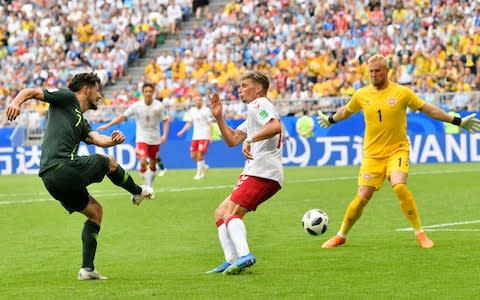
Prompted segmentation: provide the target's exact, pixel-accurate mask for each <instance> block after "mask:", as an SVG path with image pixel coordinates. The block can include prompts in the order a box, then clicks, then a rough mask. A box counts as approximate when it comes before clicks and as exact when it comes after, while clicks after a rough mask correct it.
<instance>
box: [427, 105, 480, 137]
mask: <svg viewBox="0 0 480 300" xmlns="http://www.w3.org/2000/svg"><path fill="white" fill-rule="evenodd" d="M420 110H421V111H422V112H423V113H425V114H426V115H428V116H429V117H430V118H432V119H436V120H439V121H443V122H449V123H452V124H454V125H457V126H460V127H462V128H464V129H465V130H467V131H468V132H470V133H475V132H479V131H480V120H479V119H478V118H477V114H476V113H473V114H470V115H468V116H466V117H464V118H459V117H455V116H452V115H449V114H447V113H446V112H445V111H443V110H441V109H440V108H438V107H437V106H435V105H432V104H430V103H425V104H424V105H423V106H422V108H421V109H420Z"/></svg>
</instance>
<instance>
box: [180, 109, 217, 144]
mask: <svg viewBox="0 0 480 300" xmlns="http://www.w3.org/2000/svg"><path fill="white" fill-rule="evenodd" d="M212 119H213V118H212V114H211V112H210V109H208V108H206V107H205V106H202V107H201V108H200V109H199V108H197V107H192V108H190V110H189V111H188V114H187V117H186V121H188V122H192V125H193V136H192V140H208V139H210V136H211V132H210V124H211V122H212Z"/></svg>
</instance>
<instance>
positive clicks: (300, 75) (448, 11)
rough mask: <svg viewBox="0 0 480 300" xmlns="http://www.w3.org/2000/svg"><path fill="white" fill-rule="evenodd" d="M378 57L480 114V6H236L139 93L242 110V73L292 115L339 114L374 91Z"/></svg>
mask: <svg viewBox="0 0 480 300" xmlns="http://www.w3.org/2000/svg"><path fill="white" fill-rule="evenodd" d="M375 53H381V54H383V55H385V56H386V57H388V59H389V61H390V65H391V74H390V78H391V79H392V80H394V81H397V82H399V83H401V84H404V85H407V86H409V87H411V88H412V89H414V90H415V91H416V92H418V93H419V94H421V95H422V97H424V98H425V99H426V100H427V101H429V102H435V103H436V104H438V105H440V106H442V108H444V109H448V110H449V109H470V110H474V109H478V99H476V98H474V97H470V94H469V92H471V91H475V90H478V89H479V88H480V60H479V59H478V55H479V53H480V3H479V2H478V1H452V0H449V1H438V0H432V1H422V0H417V1H381V2H379V1H378V2H376V1H358V0H346V1H341V0H331V1H319V0H280V1H279V0H243V1H241V0H231V2H229V3H228V4H226V5H225V6H224V7H223V8H221V9H219V10H218V11H216V12H213V13H209V14H208V16H207V19H206V21H205V22H203V23H201V24H197V25H196V26H194V28H193V29H192V30H191V31H189V32H187V33H186V34H185V36H184V37H183V38H181V39H180V38H179V39H177V42H176V45H175V47H174V48H173V49H171V50H170V51H166V52H164V53H162V55H160V56H159V57H158V58H157V59H156V60H152V61H151V62H150V63H149V64H148V65H147V66H146V68H145V76H144V78H142V79H141V80H140V85H138V84H137V87H139V86H141V82H142V81H151V82H154V83H155V84H157V87H158V88H157V90H158V92H159V95H158V97H159V98H162V99H164V102H165V103H167V104H172V105H174V104H178V103H180V104H182V103H183V104H184V103H187V104H188V102H189V101H190V99H191V98H192V95H194V94H200V95H202V96H206V97H208V95H209V93H210V92H211V91H219V92H220V93H221V95H222V97H223V99H226V100H231V101H232V102H233V103H235V101H238V78H239V75H240V74H242V73H243V72H244V71H245V70H262V71H265V72H266V73H267V74H268V75H269V76H270V78H271V79H272V81H271V82H272V84H271V88H270V91H269V95H268V96H269V98H270V99H271V100H273V101H275V100H278V99H288V100H289V101H290V102H288V104H285V105H281V106H280V110H281V113H282V114H292V113H297V112H298V113H301V112H302V111H303V110H304V109H305V107H303V106H305V101H295V100H318V101H310V102H308V103H309V104H310V106H309V107H308V109H309V110H310V112H311V113H313V112H314V111H315V109H323V110H328V109H335V107H337V106H338V105H340V104H342V103H343V102H344V101H345V99H348V97H349V96H351V95H352V94H353V92H354V91H355V90H356V89H358V88H360V87H362V86H364V85H365V84H366V83H367V79H368V74H367V69H366V60H367V58H368V57H369V56H371V55H373V54H375ZM129 87H132V88H134V87H135V86H134V85H133V84H132V85H130V86H129ZM438 93H444V95H445V93H446V96H442V97H437V96H435V95H438ZM448 93H452V94H450V95H449V94H448ZM133 94H135V91H131V90H128V89H126V90H124V91H119V94H118V97H122V98H126V99H135V97H132V95H133ZM137 94H138V93H137ZM128 95H130V96H128ZM454 95H455V96H454ZM116 96H117V94H115V95H114V97H116ZM120 102H121V101H120ZM112 103H119V101H115V100H114V101H112ZM285 103H287V102H285ZM312 103H313V105H311V104H312ZM238 108H239V109H240V110H242V107H241V106H239V107H238ZM235 115H236V114H235V113H233V114H232V115H231V117H235ZM237 115H239V116H240V117H241V115H242V111H239V112H238V114H237Z"/></svg>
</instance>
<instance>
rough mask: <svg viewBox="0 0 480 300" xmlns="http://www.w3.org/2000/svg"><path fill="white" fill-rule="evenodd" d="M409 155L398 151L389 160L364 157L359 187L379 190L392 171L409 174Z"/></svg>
mask: <svg viewBox="0 0 480 300" xmlns="http://www.w3.org/2000/svg"><path fill="white" fill-rule="evenodd" d="M408 155H409V152H408V151H398V152H396V153H395V154H393V155H392V156H390V157H388V158H382V159H377V158H368V157H364V158H363V160H362V166H361V167H360V173H359V174H358V185H359V186H362V185H366V186H372V187H374V188H375V190H379V189H380V188H381V187H382V185H383V182H384V181H385V178H388V177H390V174H391V173H392V171H401V172H403V173H406V174H408V165H409V164H408Z"/></svg>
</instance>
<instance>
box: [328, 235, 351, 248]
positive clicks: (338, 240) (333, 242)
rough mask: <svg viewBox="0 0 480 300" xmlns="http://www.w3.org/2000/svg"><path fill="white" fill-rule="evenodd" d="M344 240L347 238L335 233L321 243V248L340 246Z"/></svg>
mask: <svg viewBox="0 0 480 300" xmlns="http://www.w3.org/2000/svg"><path fill="white" fill-rule="evenodd" d="M346 240H347V239H346V238H344V237H341V236H339V235H337V234H336V235H335V236H333V237H332V238H330V239H329V240H327V241H325V243H323V245H322V248H335V247H338V246H341V245H343V244H345V241H346Z"/></svg>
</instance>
